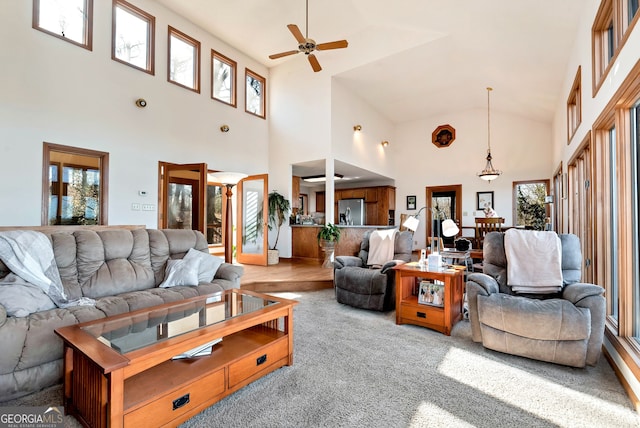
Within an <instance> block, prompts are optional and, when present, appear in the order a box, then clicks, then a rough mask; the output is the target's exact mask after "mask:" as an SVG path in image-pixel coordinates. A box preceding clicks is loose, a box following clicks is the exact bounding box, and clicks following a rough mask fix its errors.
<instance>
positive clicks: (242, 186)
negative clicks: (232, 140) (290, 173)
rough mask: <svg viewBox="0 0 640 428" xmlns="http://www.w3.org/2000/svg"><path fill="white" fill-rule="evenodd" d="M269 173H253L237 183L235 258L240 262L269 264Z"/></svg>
mask: <svg viewBox="0 0 640 428" xmlns="http://www.w3.org/2000/svg"><path fill="white" fill-rule="evenodd" d="M268 187H269V180H268V176H267V174H261V175H252V176H249V177H246V178H244V179H242V180H240V182H239V183H238V186H237V189H236V192H237V193H236V194H237V201H238V210H237V211H238V212H237V214H236V218H237V220H236V259H237V261H238V263H243V264H250V265H261V266H266V265H267V250H268V249H269V248H268V238H269V234H268V225H267V221H268V217H267V216H268V199H267V194H268V193H267V192H268V190H267V189H268Z"/></svg>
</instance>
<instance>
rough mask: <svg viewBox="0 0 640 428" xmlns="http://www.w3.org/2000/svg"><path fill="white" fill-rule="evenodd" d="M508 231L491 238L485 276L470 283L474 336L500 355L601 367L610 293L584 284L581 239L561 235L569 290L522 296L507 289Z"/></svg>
mask: <svg viewBox="0 0 640 428" xmlns="http://www.w3.org/2000/svg"><path fill="white" fill-rule="evenodd" d="M504 235H505V234H504V233H502V232H491V233H489V234H487V235H486V237H485V240H484V246H483V256H484V273H472V274H470V275H469V277H468V279H467V298H468V301H469V318H470V322H471V332H472V337H473V340H474V341H475V342H482V344H483V346H484V347H486V348H489V349H493V350H495V351H499V352H504V353H508V354H513V355H519V356H522V357H527V358H532V359H536V360H541V361H548V362H551V363H556V364H562V365H567V366H572V367H584V366H585V364H588V365H595V364H596V363H597V362H598V358H599V356H600V352H601V348H602V340H603V336H604V324H605V310H606V307H605V298H604V296H603V294H604V289H603V288H602V287H600V286H598V285H594V284H586V283H581V282H579V281H580V275H581V271H580V267H581V264H582V255H581V251H580V241H579V240H578V237H577V236H576V235H572V234H561V235H558V236H559V237H560V242H561V246H562V277H563V288H562V291H561V292H559V293H553V294H546V295H545V294H543V295H540V294H533V295H532V294H516V293H515V292H513V291H512V289H511V287H510V286H509V285H507V258H506V254H505V246H504Z"/></svg>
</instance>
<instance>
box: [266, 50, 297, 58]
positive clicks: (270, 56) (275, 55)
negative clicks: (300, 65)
mask: <svg viewBox="0 0 640 428" xmlns="http://www.w3.org/2000/svg"><path fill="white" fill-rule="evenodd" d="M297 53H300V51H287V52H280V53H277V54H273V55H269V58H271V59H278V58H282V57H283V56H288V55H293V54H297Z"/></svg>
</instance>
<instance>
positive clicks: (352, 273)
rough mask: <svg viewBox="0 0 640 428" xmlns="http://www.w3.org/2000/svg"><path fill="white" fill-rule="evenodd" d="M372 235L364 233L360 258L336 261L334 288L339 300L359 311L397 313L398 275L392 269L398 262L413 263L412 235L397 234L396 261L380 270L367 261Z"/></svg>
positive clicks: (346, 258)
mask: <svg viewBox="0 0 640 428" xmlns="http://www.w3.org/2000/svg"><path fill="white" fill-rule="evenodd" d="M372 232H373V231H367V232H365V233H364V236H363V238H362V242H361V243H360V252H359V253H358V257H356V256H337V257H336V258H335V262H334V264H333V285H334V288H335V292H336V300H337V301H338V302H339V303H344V304H347V305H350V306H353V307H356V308H362V309H371V310H377V311H389V310H392V309H395V305H396V286H395V271H394V270H393V269H392V268H393V267H394V266H395V265H396V264H398V263H399V262H409V261H411V251H412V249H413V235H412V234H411V232H408V231H404V232H398V233H396V234H395V237H394V255H393V260H389V261H388V262H387V263H385V264H384V265H383V266H382V267H381V268H370V267H369V266H368V265H367V260H368V258H369V237H370V235H371V233H372Z"/></svg>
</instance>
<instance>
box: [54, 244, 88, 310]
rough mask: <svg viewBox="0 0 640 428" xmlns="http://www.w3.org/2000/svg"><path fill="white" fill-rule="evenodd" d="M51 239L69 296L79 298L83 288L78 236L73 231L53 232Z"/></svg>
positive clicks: (61, 277)
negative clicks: (79, 268) (79, 279)
mask: <svg viewBox="0 0 640 428" xmlns="http://www.w3.org/2000/svg"><path fill="white" fill-rule="evenodd" d="M49 239H50V240H51V246H52V247H53V256H54V257H55V259H56V265H57V266H58V272H59V273H60V279H61V280H62V286H63V287H64V291H65V293H66V295H67V298H68V299H69V300H75V299H79V298H80V297H82V289H81V288H80V284H79V283H78V265H77V264H76V262H77V253H76V237H75V236H74V235H73V234H72V233H71V232H59V233H54V234H51V235H50V236H49Z"/></svg>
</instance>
